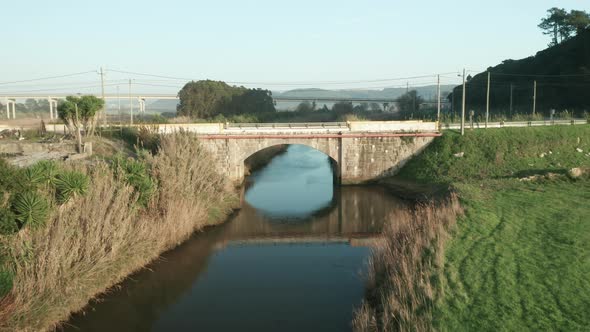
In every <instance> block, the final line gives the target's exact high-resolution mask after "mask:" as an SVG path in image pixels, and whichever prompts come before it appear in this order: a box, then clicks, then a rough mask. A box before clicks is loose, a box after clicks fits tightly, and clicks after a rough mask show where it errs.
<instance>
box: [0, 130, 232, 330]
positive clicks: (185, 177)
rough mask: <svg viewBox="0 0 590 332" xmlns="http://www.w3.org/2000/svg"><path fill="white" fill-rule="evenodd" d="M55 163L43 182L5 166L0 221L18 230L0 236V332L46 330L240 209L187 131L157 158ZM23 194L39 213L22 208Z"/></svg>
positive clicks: (168, 140) (167, 140) (163, 144)
mask: <svg viewBox="0 0 590 332" xmlns="http://www.w3.org/2000/svg"><path fill="white" fill-rule="evenodd" d="M52 165H53V166H49V167H50V169H52V170H53V171H52V172H46V171H44V172H41V173H39V174H38V173H37V171H35V168H34V167H33V168H27V169H21V170H18V169H14V168H10V167H8V166H7V165H2V172H3V173H2V177H1V179H0V180H1V181H0V189H2V194H3V197H4V198H3V201H2V202H0V203H2V206H1V207H2V209H3V210H4V211H7V213H5V215H3V216H2V220H1V221H2V223H3V224H10V223H9V222H10V221H11V222H13V223H14V225H15V226H16V229H15V228H14V227H12V228H10V229H6V228H5V229H3V232H2V233H3V234H2V235H0V245H1V249H2V251H1V252H0V259H1V262H0V263H1V267H2V268H1V271H0V272H1V273H0V284H1V285H3V286H1V287H0V291H3V293H0V330H1V331H40V330H46V329H51V328H52V327H54V326H55V325H56V324H57V323H59V322H60V321H63V320H65V319H67V318H68V316H69V314H70V313H71V312H72V311H78V310H81V309H83V307H84V306H85V305H86V303H87V302H88V300H89V299H90V298H92V297H94V296H96V295H97V294H100V293H101V292H104V291H105V290H106V289H108V288H109V287H111V286H113V285H115V284H116V283H118V282H120V281H121V280H122V279H124V278H125V277H126V276H128V275H129V274H130V273H132V272H134V271H136V270H138V269H141V268H142V267H143V266H145V265H146V264H147V263H149V262H150V261H152V260H153V259H155V258H157V257H158V255H159V254H160V253H162V252H163V251H165V250H168V249H170V248H172V247H174V246H176V245H178V244H179V243H181V242H182V241H184V240H185V239H187V238H188V237H189V236H190V235H191V234H192V233H193V232H194V231H196V230H199V229H201V228H203V227H205V226H207V225H211V224H215V223H218V222H220V221H222V220H223V219H224V218H225V216H226V215H227V213H229V212H230V210H231V208H232V207H233V206H234V205H235V204H236V199H235V195H234V193H233V191H232V190H231V188H228V186H227V185H226V182H225V179H224V178H223V176H222V175H219V174H218V173H217V170H215V169H214V168H213V166H212V163H211V162H210V161H209V156H208V155H207V153H206V152H205V151H204V150H203V149H202V148H201V147H200V145H199V144H198V142H196V138H195V137H194V136H193V135H190V134H187V133H179V134H175V135H169V136H166V137H164V138H162V140H160V141H159V149H158V153H157V154H155V155H151V154H147V153H141V154H140V156H139V159H136V160H130V159H125V158H114V159H112V160H108V161H101V160H94V161H92V162H89V163H79V164H52ZM44 170H46V168H45V169H44ZM65 174H69V175H68V176H73V177H74V178H75V179H77V180H76V181H71V180H72V179H70V180H68V177H67V176H66V175H65ZM72 174H74V175H72ZM37 175H39V176H37ZM15 179H21V180H23V181H15ZM64 181H66V182H69V184H64ZM66 191H67V192H71V193H72V194H71V195H67V198H66V197H65V196H64V193H66ZM23 195H24V196H27V197H28V196H35V197H37V199H38V200H39V201H42V202H43V203H41V205H42V206H43V207H44V208H43V209H42V210H39V209H38V208H36V207H35V206H29V207H28V208H23V206H22V204H21V203H22V202H21V201H22V199H21V198H20V197H21V196H23ZM33 205H34V204H33ZM27 211H28V212H27Z"/></svg>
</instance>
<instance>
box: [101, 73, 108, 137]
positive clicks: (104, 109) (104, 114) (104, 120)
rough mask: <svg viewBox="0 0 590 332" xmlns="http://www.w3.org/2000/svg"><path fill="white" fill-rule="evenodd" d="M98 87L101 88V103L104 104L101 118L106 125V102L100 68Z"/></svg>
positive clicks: (102, 74) (102, 75)
mask: <svg viewBox="0 0 590 332" xmlns="http://www.w3.org/2000/svg"><path fill="white" fill-rule="evenodd" d="M100 87H101V94H102V101H103V103H104V106H103V107H102V116H103V122H104V124H105V125H106V124H107V102H106V99H105V97H104V70H102V67H100Z"/></svg>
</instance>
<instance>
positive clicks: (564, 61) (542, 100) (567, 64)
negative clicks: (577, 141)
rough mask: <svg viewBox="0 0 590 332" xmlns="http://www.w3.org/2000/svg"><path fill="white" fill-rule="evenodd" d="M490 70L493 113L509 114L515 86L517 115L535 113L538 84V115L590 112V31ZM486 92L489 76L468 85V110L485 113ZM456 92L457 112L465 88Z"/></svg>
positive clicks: (475, 78)
mask: <svg viewBox="0 0 590 332" xmlns="http://www.w3.org/2000/svg"><path fill="white" fill-rule="evenodd" d="M488 70H489V72H490V73H491V89H490V90H491V91H490V109H491V112H492V113H502V112H503V113H505V114H506V113H507V112H508V110H509V108H510V90H511V86H512V91H513V97H512V99H513V110H514V112H518V113H531V112H532V101H533V90H534V88H533V85H534V81H535V80H536V81H537V103H536V104H537V105H536V109H537V112H538V113H544V114H548V113H549V112H550V110H551V109H556V110H558V111H559V110H565V109H567V110H570V111H571V110H575V111H576V112H577V113H578V114H580V113H582V112H583V111H584V110H589V111H590V30H586V31H584V32H582V33H580V34H579V35H578V36H575V37H573V38H571V39H569V40H567V41H564V42H563V43H561V44H558V45H556V46H553V47H549V48H547V49H545V50H542V51H540V52H538V53H537V54H536V55H535V56H531V57H528V58H525V59H521V60H505V61H503V62H502V63H501V64H499V65H496V66H494V67H489V68H488ZM486 88H487V72H483V73H480V74H477V75H475V76H474V77H473V78H472V79H471V80H470V81H469V82H468V83H467V92H466V101H467V109H470V110H471V109H474V110H476V111H480V112H481V111H483V110H484V109H485V103H486ZM454 92H455V98H454V99H455V109H460V107H461V106H460V105H461V104H460V102H461V94H462V87H461V86H457V87H456V88H455V90H454ZM451 99H452V95H450V96H449V100H451Z"/></svg>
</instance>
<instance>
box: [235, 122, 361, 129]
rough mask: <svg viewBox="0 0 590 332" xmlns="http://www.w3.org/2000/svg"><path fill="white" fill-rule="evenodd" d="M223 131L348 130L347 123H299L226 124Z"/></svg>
mask: <svg viewBox="0 0 590 332" xmlns="http://www.w3.org/2000/svg"><path fill="white" fill-rule="evenodd" d="M224 128H225V129H323V128H326V129H333V128H343V129H344V128H346V129H348V128H349V125H348V123H347V122H300V123H226V124H225V125H224Z"/></svg>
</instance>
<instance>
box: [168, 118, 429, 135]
mask: <svg viewBox="0 0 590 332" xmlns="http://www.w3.org/2000/svg"><path fill="white" fill-rule="evenodd" d="M178 130H186V131H189V132H194V133H196V134H202V135H257V134H258V135H267V134H276V135H298V134H301V135H306V134H307V135H309V134H347V133H433V132H438V122H423V121H349V122H315V123H237V124H230V123H189V124H166V125H158V131H159V132H160V133H171V132H174V131H178Z"/></svg>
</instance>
